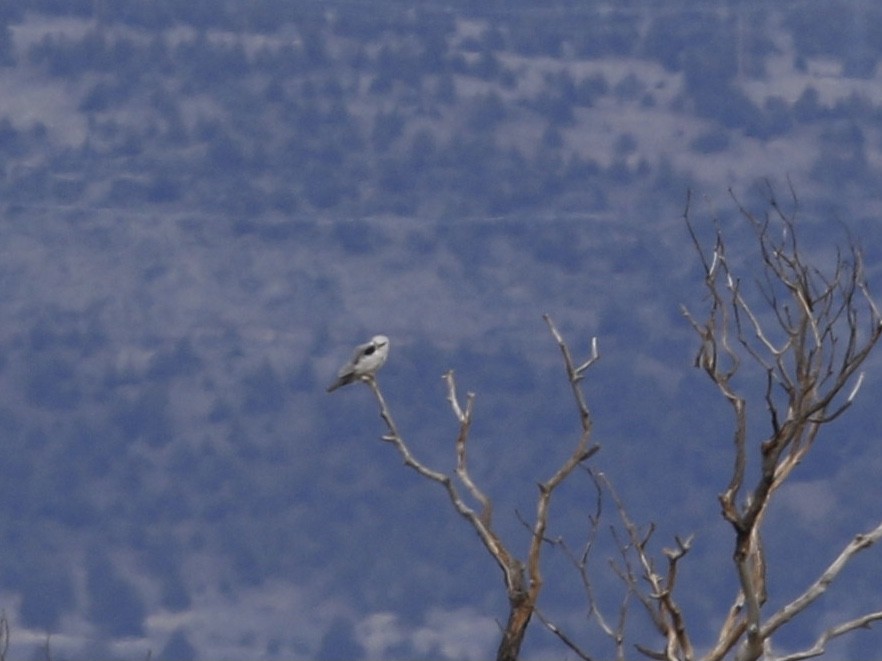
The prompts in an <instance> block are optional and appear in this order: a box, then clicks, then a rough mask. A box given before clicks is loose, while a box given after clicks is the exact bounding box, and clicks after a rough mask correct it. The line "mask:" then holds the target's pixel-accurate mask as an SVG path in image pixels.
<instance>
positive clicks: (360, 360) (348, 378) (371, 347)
mask: <svg viewBox="0 0 882 661" xmlns="http://www.w3.org/2000/svg"><path fill="white" fill-rule="evenodd" d="M388 355H389V338H388V337H386V336H385V335H374V336H373V337H372V338H371V341H370V342H365V343H364V344H359V345H358V346H357V347H355V353H354V354H352V359H351V360H350V361H349V362H348V363H346V364H345V365H344V366H343V367H341V368H340V371H339V372H337V380H336V381H334V383H332V384H331V385H330V386H328V392H332V391H334V390H336V389H337V388H339V387H340V386H345V385H347V384H349V383H352V382H353V381H359V380H362V379H365V378H371V377H373V375H374V373H375V372H376V371H377V370H378V369H380V368H381V367H382V366H383V363H385V362H386V357H387V356H388Z"/></svg>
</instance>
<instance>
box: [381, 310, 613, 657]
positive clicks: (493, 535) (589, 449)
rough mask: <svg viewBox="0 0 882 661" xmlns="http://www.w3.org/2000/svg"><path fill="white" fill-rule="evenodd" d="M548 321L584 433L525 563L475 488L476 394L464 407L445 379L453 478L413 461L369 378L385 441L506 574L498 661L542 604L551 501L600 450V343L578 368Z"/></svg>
mask: <svg viewBox="0 0 882 661" xmlns="http://www.w3.org/2000/svg"><path fill="white" fill-rule="evenodd" d="M544 318H545V322H546V323H547V325H548V328H549V330H550V331H551V334H552V336H553V337H554V339H555V341H556V342H557V344H558V346H559V347H560V350H561V353H562V354H563V359H564V364H565V367H566V372H567V377H568V379H569V383H570V388H571V390H572V393H573V397H574V398H575V401H576V405H577V407H578V410H579V419H580V422H581V433H580V434H579V438H578V441H577V442H576V445H575V447H574V449H573V451H572V452H571V454H570V455H569V456H568V457H567V458H566V459H565V460H564V462H563V463H562V464H561V465H560V467H559V468H558V469H557V470H556V471H555V472H554V474H553V475H551V476H550V477H549V478H548V479H546V480H545V481H543V482H540V483H539V493H538V496H537V499H536V515H535V518H534V519H533V522H532V523H531V526H530V527H531V533H532V534H531V537H530V543H529V545H528V548H527V552H526V555H525V556H524V557H523V558H521V557H518V556H517V555H515V554H514V553H513V552H512V551H511V550H510V548H509V546H507V545H506V543H505V542H504V541H503V540H502V539H501V538H500V537H499V535H498V533H497V532H496V530H495V529H494V525H493V504H492V500H491V499H490V497H489V496H487V494H486V493H485V492H484V491H483V490H482V489H481V488H480V487H479V486H478V485H477V484H476V483H475V481H474V480H473V479H472V477H471V474H470V472H469V465H468V453H467V447H468V437H469V429H470V427H471V422H472V408H473V405H474V401H475V396H474V394H473V393H468V394H467V395H466V400H465V406H464V407H463V405H462V403H461V401H460V398H459V396H458V394H457V390H456V382H455V380H454V376H453V372H452V371H450V372H447V373H446V374H445V375H444V377H443V378H444V380H445V382H446V384H447V400H448V402H449V403H450V407H451V409H452V410H453V414H454V416H455V417H456V419H457V422H458V423H459V431H458V433H457V436H456V439H455V441H454V451H455V453H456V469H455V472H454V475H448V474H446V473H442V472H440V471H437V470H434V469H432V468H429V467H428V466H426V465H425V464H423V463H422V462H420V461H419V460H418V459H417V458H416V457H415V456H414V455H413V453H412V452H411V450H410V448H409V446H408V445H407V443H406V442H405V440H404V437H403V436H402V434H401V433H400V432H399V430H398V426H397V425H396V423H395V421H394V419H393V417H392V413H391V411H390V409H389V406H388V405H387V403H386V400H385V398H384V397H383V393H382V391H381V390H380V386H379V384H378V382H377V380H376V378H374V377H367V378H366V379H365V380H366V381H367V383H368V385H369V386H370V388H371V390H372V391H373V393H374V395H375V397H376V398H377V403H378V404H379V407H380V417H381V418H382V419H383V421H384V422H385V424H386V429H387V432H386V434H385V435H383V437H382V439H383V440H384V441H387V442H389V443H391V444H392V445H394V446H395V448H396V449H397V450H398V452H399V454H400V455H401V457H402V458H403V459H404V464H405V465H406V466H409V467H410V468H412V469H413V470H415V471H416V472H417V473H419V474H420V475H421V476H422V477H424V478H426V479H428V480H430V481H433V482H437V483H438V484H440V485H441V486H442V487H443V488H444V490H445V491H446V492H447V496H448V498H449V500H450V503H451V505H452V506H453V508H454V509H455V510H456V512H457V513H458V514H460V515H461V516H462V517H463V518H465V519H466V521H468V522H469V524H470V525H471V526H472V528H474V530H475V532H477V533H478V537H479V538H480V540H481V542H482V543H483V545H484V548H485V549H486V550H487V552H488V553H489V554H490V555H491V557H492V558H493V559H494V560H495V561H496V563H497V564H498V565H499V568H500V569H501V570H502V575H503V579H504V582H505V590H506V594H507V596H508V602H509V614H508V619H507V622H506V624H505V626H504V627H503V630H502V639H501V641H500V643H499V648H498V651H497V657H496V658H497V660H498V661H515V660H516V659H517V658H518V656H519V654H520V649H521V644H522V643H523V640H524V635H525V634H526V631H527V626H528V625H529V623H530V620H531V618H532V616H533V614H534V612H535V610H536V603H537V600H538V598H539V593H540V592H541V590H542V585H543V578H542V567H541V557H542V550H543V546H544V544H545V541H546V529H547V527H548V516H549V509H550V506H551V498H552V496H553V494H554V492H555V490H556V489H557V488H558V487H559V486H560V485H561V484H562V483H563V482H564V481H565V480H566V479H567V478H568V477H569V476H570V475H571V474H572V473H573V471H574V470H575V469H576V468H577V467H579V466H580V465H582V464H583V462H585V461H586V460H588V459H589V458H590V457H591V456H592V455H594V453H596V452H597V451H598V450H599V449H600V447H599V446H598V445H596V444H594V443H593V442H592V440H591V414H590V412H589V410H588V405H587V403H586V401H585V396H584V394H583V392H582V389H581V385H580V384H581V381H582V379H583V378H584V376H585V373H586V372H587V371H588V369H589V368H590V367H591V366H592V365H593V364H594V363H595V362H596V361H597V360H598V358H599V353H598V350H597V342H596V340H595V341H594V342H592V347H591V355H590V357H589V358H588V359H587V360H586V361H584V362H583V363H581V364H578V365H577V364H576V363H575V362H574V361H573V359H572V356H571V355H570V351H569V348H568V347H567V345H566V344H565V342H564V340H563V338H562V337H561V335H560V332H559V331H558V330H557V328H556V327H555V325H554V323H553V322H552V320H551V318H550V317H549V316H547V315H546V316H545V317H544ZM462 489H464V490H465V493H467V494H468V496H469V497H470V498H471V499H473V500H474V501H475V503H476V506H471V505H469V504H468V503H467V502H466V499H465V498H464V497H463V492H462Z"/></svg>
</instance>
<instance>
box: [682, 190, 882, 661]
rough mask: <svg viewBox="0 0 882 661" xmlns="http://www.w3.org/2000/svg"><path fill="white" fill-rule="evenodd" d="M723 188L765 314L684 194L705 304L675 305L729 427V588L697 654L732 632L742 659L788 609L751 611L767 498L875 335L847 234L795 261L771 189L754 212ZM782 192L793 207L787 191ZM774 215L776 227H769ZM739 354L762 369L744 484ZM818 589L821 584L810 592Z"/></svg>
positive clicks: (759, 647) (717, 652) (854, 386)
mask: <svg viewBox="0 0 882 661" xmlns="http://www.w3.org/2000/svg"><path fill="white" fill-rule="evenodd" d="M791 194H793V191H792V188H791ZM733 199H735V201H736V204H737V205H738V208H739V210H740V212H741V216H742V219H743V220H745V221H746V222H747V223H748V225H749V226H750V227H751V228H752V230H753V233H754V236H755V239H756V242H757V246H758V249H759V255H760V260H759V264H760V268H761V269H762V273H761V277H759V278H758V279H757V283H756V288H757V292H758V294H759V296H760V297H761V300H762V301H763V302H764V304H765V305H766V306H768V308H769V309H768V311H769V312H770V313H771V317H770V319H767V318H766V316H764V315H761V314H759V313H758V312H757V310H756V309H755V307H754V304H753V303H752V302H751V301H750V296H749V294H748V292H747V291H746V289H745V287H744V286H743V285H742V282H741V279H740V278H739V277H738V276H737V275H736V274H735V273H734V271H733V268H732V265H731V263H730V261H729V259H728V258H727V254H726V245H725V242H724V240H723V238H722V232H721V230H720V227H719V225H718V224H717V223H716V222H715V223H714V229H715V231H716V236H715V239H714V242H713V249H712V251H711V254H712V255H713V257H712V258H710V259H709V258H708V256H707V251H706V249H705V248H704V245H703V243H702V241H701V240H700V239H699V238H698V233H697V232H696V230H695V228H694V226H693V224H692V222H691V220H690V209H689V206H690V202H689V200H687V205H686V210H685V212H684V219H685V224H686V227H687V230H688V232H689V236H690V238H691V239H692V243H693V246H694V247H695V249H696V252H697V253H698V255H699V258H700V260H701V263H702V265H703V267H704V275H705V278H704V279H705V282H704V285H705V291H706V292H707V294H708V295H709V298H710V304H709V309H708V312H707V316H706V317H705V318H704V320H702V321H699V320H698V319H696V317H695V316H694V315H693V314H691V313H690V312H689V311H688V310H687V309H685V308H684V309H683V312H684V315H685V316H686V318H687V319H688V321H689V323H690V324H691V325H692V327H693V329H694V330H695V332H696V334H697V335H698V336H699V340H700V347H701V348H700V350H699V354H698V357H697V358H696V366H698V367H700V368H701V369H703V370H704V372H705V373H706V374H707V375H708V376H709V378H710V379H711V381H712V382H713V383H714V385H715V386H716V387H717V389H718V390H719V392H720V393H721V394H722V396H723V397H724V399H725V401H727V402H728V403H729V405H730V407H731V409H732V413H733V418H734V429H735V432H734V439H733V440H734V464H733V468H732V472H731V475H730V478H729V482H728V485H727V486H726V488H725V490H724V491H723V493H722V494H721V495H720V497H719V499H720V504H721V506H722V514H723V517H724V518H725V519H726V520H727V521H728V522H729V523H731V524H732V527H733V529H734V532H735V552H734V556H733V557H734V561H735V568H736V571H737V574H738V577H739V584H740V591H739V594H738V595H736V597H735V599H734V601H733V605H732V607H731V608H730V611H729V616H728V617H727V619H726V621H725V623H724V625H723V627H722V628H721V630H720V634H719V637H718V639H717V642H716V644H715V645H714V646H713V648H712V650H711V651H710V653H708V655H707V656H706V658H707V659H722V658H723V657H724V656H726V655H727V654H728V653H729V652H730V651H731V650H732V649H733V648H734V646H735V645H736V643H738V641H741V646H740V648H739V654H738V658H739V659H745V660H746V659H758V658H759V657H760V656H761V655H762V654H763V651H764V648H765V647H767V642H768V640H769V638H770V636H771V635H772V633H773V632H774V631H775V629H776V628H777V626H780V624H782V623H783V621H786V619H783V620H782V618H784V617H785V616H786V615H787V612H786V611H782V612H779V613H778V614H776V615H774V616H772V617H771V618H769V619H768V620H767V621H766V622H765V623H763V622H762V621H761V608H762V606H763V604H764V603H765V600H766V581H765V558H764V553H763V549H762V538H761V529H762V522H763V519H764V516H765V513H766V511H767V508H768V505H769V502H770V500H771V498H772V496H773V495H774V493H775V492H776V491H777V489H779V488H780V486H781V485H782V484H783V483H784V481H785V480H786V479H787V478H788V477H789V476H790V474H791V473H792V471H793V470H794V469H795V468H796V466H797V465H798V464H799V463H800V462H801V461H802V460H803V458H804V457H805V456H806V454H807V453H808V452H809V451H810V450H811V448H812V447H813V445H814V442H815V439H816V438H817V435H818V433H819V432H820V430H821V428H822V426H823V425H825V424H826V423H828V422H830V421H831V420H834V419H835V418H837V417H838V416H839V415H841V414H842V413H843V412H844V411H845V410H847V409H848V408H849V407H850V406H851V405H852V403H853V402H854V400H855V397H856V396H857V394H858V392H859V391H860V387H861V384H862V382H863V374H862V373H860V372H859V368H860V366H861V365H862V364H863V362H864V361H865V360H866V358H867V356H868V355H869V353H870V351H872V349H873V348H874V347H875V345H876V344H877V342H878V341H879V339H880V336H882V324H880V322H882V318H880V316H879V311H878V309H877V307H876V304H875V303H874V302H873V300H872V298H871V297H870V295H869V289H868V287H867V285H866V281H865V279H864V272H863V261H862V257H861V255H860V251H859V250H858V248H857V246H856V245H855V244H854V243H853V242H852V243H851V244H850V245H849V250H848V251H847V254H843V253H842V252H837V254H836V258H835V262H834V265H833V267H832V269H831V270H830V272H828V273H825V272H822V271H821V270H820V269H818V268H816V267H814V266H812V265H811V264H809V263H808V262H807V261H806V259H805V256H804V253H803V252H802V249H801V246H800V245H799V243H798V242H797V231H796V220H795V214H794V213H787V212H786V211H784V210H783V209H782V208H781V206H780V205H779V204H778V203H777V201H776V200H775V198H774V196H772V198H771V201H770V208H771V211H772V213H771V214H766V215H765V216H764V217H757V216H755V215H754V214H752V213H751V212H750V211H748V210H747V209H746V208H744V207H743V206H742V205H741V204H740V202H738V200H737V198H736V197H735V196H734V194H733ZM793 201H794V206H796V204H795V203H796V199H795V195H794V198H793ZM773 226H774V227H780V228H781V236H780V238H776V237H775V233H774V231H773ZM721 357H724V358H725V360H720V358H721ZM743 360H748V361H749V362H752V363H753V364H754V365H755V366H756V367H758V368H759V369H760V370H762V372H763V373H764V374H765V383H764V403H765V408H766V412H767V415H768V419H769V423H770V428H771V432H770V434H769V435H768V436H767V437H766V438H765V439H763V440H762V441H761V443H760V444H759V450H760V453H759V457H758V458H759V469H760V471H759V473H760V474H759V479H758V481H757V483H756V484H755V485H754V486H753V487H752V488H750V489H748V488H747V485H745V479H746V476H747V464H748V460H749V457H750V455H751V452H752V448H753V447H754V446H753V444H749V443H748V438H747V424H746V423H747V408H748V404H747V400H746V398H745V397H744V396H743V395H741V393H740V392H738V390H737V389H736V387H735V385H734V377H735V375H736V374H738V373H739V371H740V369H741V367H742V361H743ZM848 557H850V556H848ZM847 559H848V558H847V557H845V558H844V561H847ZM830 578H831V580H832V578H833V576H831V577H830ZM815 587H816V588H817V587H821V586H820V585H816V586H815ZM824 590H826V584H824V585H823V587H822V589H821V591H820V593H823V591H824ZM820 593H818V594H817V595H815V596H814V597H813V598H817V596H819V594H820ZM804 596H807V595H804ZM800 603H801V602H799V600H797V601H795V602H793V603H792V604H791V605H790V606H792V607H797V606H799V604H800ZM802 608H804V606H802ZM800 610H801V609H800ZM790 617H792V615H790ZM788 619H789V618H788Z"/></svg>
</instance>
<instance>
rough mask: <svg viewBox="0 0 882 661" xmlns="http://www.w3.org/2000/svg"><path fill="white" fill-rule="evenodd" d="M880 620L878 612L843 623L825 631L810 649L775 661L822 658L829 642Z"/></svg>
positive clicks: (881, 613) (868, 626)
mask: <svg viewBox="0 0 882 661" xmlns="http://www.w3.org/2000/svg"><path fill="white" fill-rule="evenodd" d="M880 620H882V611H876V612H874V613H867V614H866V615H861V616H860V617H856V618H854V619H853V620H849V621H848V622H843V623H842V624H838V625H836V626H834V627H830V628H829V629H825V630H824V631H823V632H822V633H821V635H820V636H818V640H817V641H815V644H814V645H812V647H810V648H809V649H807V650H803V651H802V652H794V653H793V654H788V655H787V656H782V657H778V658H776V659H775V661H799V660H801V659H811V658H814V657H818V656H821V655H822V654H823V653H824V652H825V651H826V647H827V643H828V642H829V641H831V640H833V639H834V638H838V637H839V636H842V635H844V634H847V633H849V632H851V631H854V630H855V629H869V628H870V625H871V624H873V622H879V621H880Z"/></svg>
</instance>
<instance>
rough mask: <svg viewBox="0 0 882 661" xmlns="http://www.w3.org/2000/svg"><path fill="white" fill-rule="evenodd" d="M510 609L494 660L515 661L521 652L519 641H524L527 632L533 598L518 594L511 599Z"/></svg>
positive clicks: (531, 614)
mask: <svg viewBox="0 0 882 661" xmlns="http://www.w3.org/2000/svg"><path fill="white" fill-rule="evenodd" d="M510 603H511V611H510V612H509V614H508V624H506V625H505V632H504V633H503V635H502V641H501V642H500V643H499V651H498V652H497V653H496V661H517V660H518V656H519V655H520V653H521V643H522V642H524V634H526V633H527V625H528V624H529V623H530V618H531V617H532V616H533V600H532V599H530V598H529V597H527V596H526V595H523V594H522V595H520V596H519V597H518V598H516V599H511V600H510Z"/></svg>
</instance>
